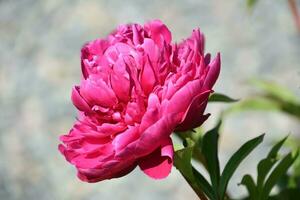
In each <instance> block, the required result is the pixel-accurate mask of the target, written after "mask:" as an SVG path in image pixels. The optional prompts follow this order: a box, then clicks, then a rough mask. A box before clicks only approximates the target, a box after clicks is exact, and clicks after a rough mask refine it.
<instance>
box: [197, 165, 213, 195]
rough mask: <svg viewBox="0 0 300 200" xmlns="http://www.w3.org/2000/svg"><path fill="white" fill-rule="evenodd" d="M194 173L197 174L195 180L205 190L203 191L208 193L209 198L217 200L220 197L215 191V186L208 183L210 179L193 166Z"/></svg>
mask: <svg viewBox="0 0 300 200" xmlns="http://www.w3.org/2000/svg"><path fill="white" fill-rule="evenodd" d="M193 174H194V176H195V181H196V183H197V185H198V186H199V187H200V188H201V189H202V190H203V192H204V193H205V194H206V196H208V197H209V199H212V200H217V199H218V197H217V196H216V194H215V193H214V191H213V188H212V187H211V185H210V184H209V183H208V181H207V180H206V179H205V178H204V176H202V174H200V173H199V172H198V171H197V170H196V169H195V168H193Z"/></svg>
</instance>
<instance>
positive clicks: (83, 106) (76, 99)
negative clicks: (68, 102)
mask: <svg viewBox="0 0 300 200" xmlns="http://www.w3.org/2000/svg"><path fill="white" fill-rule="evenodd" d="M71 99H72V101H73V104H74V105H75V106H76V108H78V110H80V111H86V112H87V111H90V110H91V108H90V106H89V105H88V103H87V102H86V101H85V100H84V99H83V98H82V96H81V95H80V94H79V87H78V86H75V87H73V89H72V94H71Z"/></svg>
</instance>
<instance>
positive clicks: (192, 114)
mask: <svg viewBox="0 0 300 200" xmlns="http://www.w3.org/2000/svg"><path fill="white" fill-rule="evenodd" d="M210 93H211V91H210V90H207V91H205V92H203V93H201V94H199V95H197V96H196V97H195V98H194V99H193V100H192V102H191V104H190V105H189V107H188V109H187V110H186V112H185V114H184V115H183V117H182V122H181V124H180V125H179V126H178V127H177V128H176V130H178V131H186V130H189V129H192V128H195V127H198V126H200V125H201V124H202V123H203V122H204V121H205V120H206V119H207V118H208V117H209V114H207V115H203V112H204V110H205V107H206V105H207V101H208V97H209V94H210Z"/></svg>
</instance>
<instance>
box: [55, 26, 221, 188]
mask: <svg viewBox="0 0 300 200" xmlns="http://www.w3.org/2000/svg"><path fill="white" fill-rule="evenodd" d="M171 40H172V35H171V32H170V31H169V29H168V28H167V27H166V26H165V25H164V24H163V23H162V22H161V21H159V20H154V21H150V22H148V23H146V24H145V25H144V26H141V25H139V24H129V25H121V26H119V27H118V28H117V30H115V31H114V32H113V33H111V34H110V35H109V36H108V37H107V38H105V39H96V40H94V41H91V42H89V43H87V44H86V45H84V47H83V48H82V50H81V68H82V74H83V77H82V80H81V82H80V85H78V86H75V87H74V88H73V90H72V101H73V103H74V105H75V106H76V108H77V109H78V110H79V116H78V120H77V122H76V123H75V125H74V126H73V128H72V129H71V130H70V132H69V134H67V135H63V136H61V138H60V140H61V141H62V142H63V144H60V145H59V150H60V152H61V153H62V154H63V155H64V156H65V158H66V159H67V161H69V162H70V163H71V164H73V165H74V166H75V167H76V168H77V170H78V177H79V178H80V179H81V180H83V181H87V182H97V181H101V180H105V179H111V178H116V177H120V176H124V175H125V174H127V173H129V172H130V171H132V170H133V169H134V168H135V167H136V166H137V165H138V166H139V167H140V169H141V170H142V171H143V172H144V173H146V174H147V175H148V176H150V177H152V178H155V179H160V178H164V177H166V176H167V175H168V174H169V173H170V171H171V168H172V164H173V153H174V150H173V145H172V140H171V138H170V135H171V133H172V132H173V131H174V130H178V131H179V130H180V131H183V130H188V129H192V128H195V127H197V126H200V125H201V124H202V123H203V122H204V121H205V120H206V119H207V118H208V116H209V114H206V115H204V114H203V113H204V110H205V107H206V104H207V100H208V97H209V95H210V93H212V87H213V85H214V83H215V82H216V80H217V78H218V75H219V72H220V55H219V54H218V55H217V56H216V58H214V59H213V60H212V61H211V60H210V54H204V36H203V34H202V33H201V32H200V30H199V29H197V30H194V31H193V32H192V35H191V36H190V37H189V38H187V39H185V40H183V41H182V42H181V43H179V44H173V43H171Z"/></svg>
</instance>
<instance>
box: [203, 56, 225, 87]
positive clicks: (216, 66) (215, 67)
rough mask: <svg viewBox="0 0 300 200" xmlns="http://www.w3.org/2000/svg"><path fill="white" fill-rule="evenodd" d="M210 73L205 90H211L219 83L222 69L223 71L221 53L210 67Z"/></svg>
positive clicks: (205, 83) (205, 82)
mask: <svg viewBox="0 0 300 200" xmlns="http://www.w3.org/2000/svg"><path fill="white" fill-rule="evenodd" d="M208 67H209V69H208V70H209V71H208V74H207V75H206V79H205V81H204V86H203V87H204V88H205V89H211V88H212V87H213V85H214V84H215V82H216V81H217V79H218V77H219V74H220V69H221V55H220V53H218V54H217V57H215V58H214V59H213V60H212V61H211V63H210V64H209V65H208Z"/></svg>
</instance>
